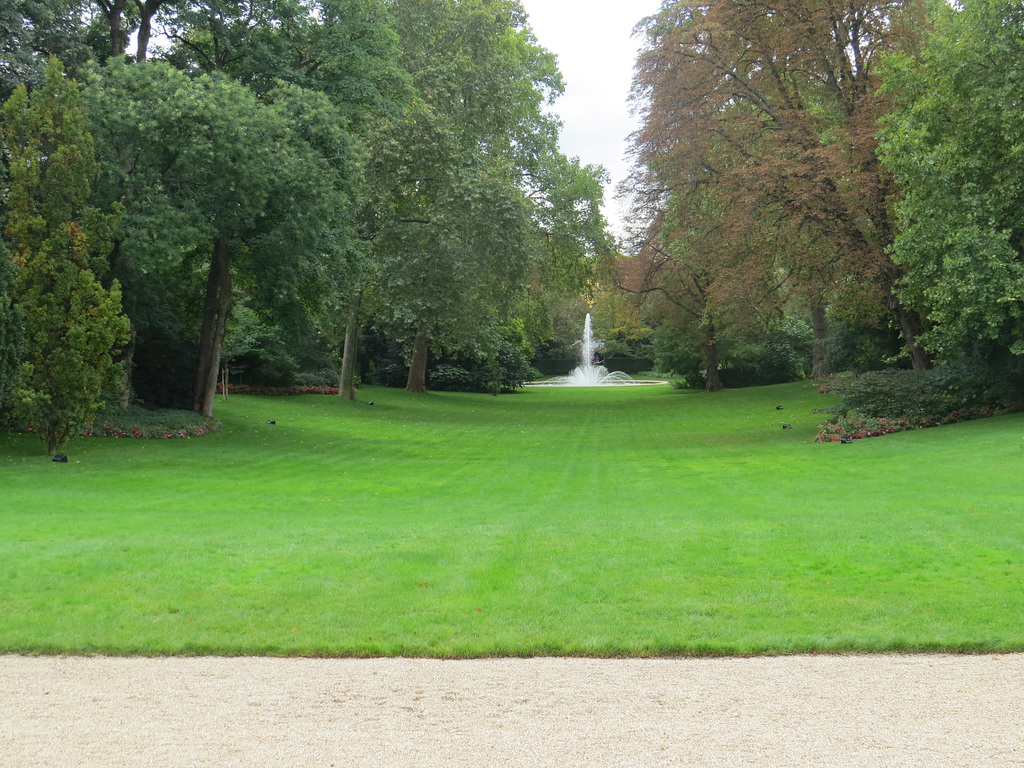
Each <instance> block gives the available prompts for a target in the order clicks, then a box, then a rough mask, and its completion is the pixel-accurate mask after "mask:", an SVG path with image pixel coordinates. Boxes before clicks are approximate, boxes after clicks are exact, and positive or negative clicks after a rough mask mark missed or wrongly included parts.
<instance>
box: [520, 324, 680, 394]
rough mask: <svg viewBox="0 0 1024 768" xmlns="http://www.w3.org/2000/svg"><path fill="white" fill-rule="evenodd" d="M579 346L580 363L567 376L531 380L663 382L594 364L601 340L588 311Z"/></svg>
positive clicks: (546, 383) (570, 384)
mask: <svg viewBox="0 0 1024 768" xmlns="http://www.w3.org/2000/svg"><path fill="white" fill-rule="evenodd" d="M576 344H577V346H579V348H580V364H579V365H578V366H577V367H575V368H573V369H572V371H570V373H569V375H568V376H555V377H553V378H551V379H548V380H547V381H537V382H532V384H533V385H534V386H541V387H612V386H623V385H638V384H664V383H665V382H664V381H651V380H649V379H634V378H633V377H631V376H630V375H629V374H626V373H623V372H622V371H613V372H611V373H609V372H608V369H607V368H605V367H604V366H603V365H600V364H596V363H595V362H594V361H595V359H596V358H597V351H598V350H599V349H600V348H601V342H600V340H598V339H595V338H594V332H593V329H592V328H591V321H590V313H589V312H588V313H587V319H586V321H585V322H584V324H583V338H582V339H581V340H580V341H578V342H576Z"/></svg>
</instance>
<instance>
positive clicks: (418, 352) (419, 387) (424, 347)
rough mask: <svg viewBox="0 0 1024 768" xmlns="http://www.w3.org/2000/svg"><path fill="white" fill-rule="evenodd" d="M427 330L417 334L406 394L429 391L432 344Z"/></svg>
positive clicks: (421, 329)
mask: <svg viewBox="0 0 1024 768" xmlns="http://www.w3.org/2000/svg"><path fill="white" fill-rule="evenodd" d="M429 341H430V340H429V339H428V338H427V331H426V329H425V328H420V330H419V331H418V332H417V333H416V340H415V341H414V342H413V344H412V361H411V362H410V363H409V378H408V380H407V381H406V384H405V391H406V392H417V393H423V392H426V391H427V351H428V350H429V347H430V344H429Z"/></svg>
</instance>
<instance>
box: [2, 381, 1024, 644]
mask: <svg viewBox="0 0 1024 768" xmlns="http://www.w3.org/2000/svg"><path fill="white" fill-rule="evenodd" d="M360 396H361V398H362V400H367V399H372V400H374V401H375V403H376V404H375V405H373V406H368V405H365V404H364V403H363V402H355V403H353V402H348V401H341V400H339V399H338V398H336V397H330V396H304V397H293V398H257V397H242V396H235V397H233V398H232V399H231V401H230V402H228V403H221V402H218V403H217V415H218V416H219V417H220V418H221V419H222V420H223V422H224V430H223V431H222V432H219V433H217V434H214V435H212V436H208V437H203V438H198V439H190V440H120V439H112V438H91V439H85V438H83V439H79V440H76V441H74V442H73V443H72V444H71V445H70V446H69V449H68V454H69V457H70V462H69V463H68V464H63V465H62V464H53V463H51V462H50V461H49V460H48V457H46V456H44V455H43V454H42V447H41V444H40V442H39V441H38V440H37V439H35V438H34V437H31V436H28V435H8V434H0V606H2V623H0V652H45V653H56V652H104V653H125V654H175V653H178V654H297V655H298V654H301V655H384V654H403V655H422V656H486V655H533V654H588V655H602V656H603V655H608V656H619V655H658V654H747V653H789V652H796V651H809V650H819V651H826V650H827V651H851V650H862V651H883V650H939V649H942V650H965V651H968V650H970V651H977V650H1001V651H1005V650H1022V649H1024V493H1022V490H1024V486H1022V478H1024V473H1022V469H1024V447H1022V438H1024V415H1018V416H1008V417H999V418H994V419H986V420H982V421H975V422H970V423H966V424H958V425H953V426H946V427H941V428H938V429H930V430H920V431H916V432H910V433H900V434H896V435H891V436H888V437H884V438H879V439H871V440H859V441H856V442H855V443H854V444H852V445H840V444H838V443H830V444H826V445H820V444H817V443H815V442H813V441H814V435H815V431H816V427H817V424H818V422H819V420H820V419H821V417H819V416H816V415H813V414H812V413H811V409H812V408H816V407H822V406H824V405H827V404H828V402H829V400H828V398H827V396H824V395H819V394H818V393H817V389H816V387H815V386H814V385H813V384H811V383H808V382H804V383H800V384H793V385H785V386H779V387H766V388H759V389H750V390H736V391H727V392H723V393H720V394H717V395H709V394H706V393H703V392H686V391H675V390H672V389H671V388H669V387H650V388H608V389H530V390H527V391H525V392H521V393H519V394H516V395H511V396H502V397H489V396H484V395H466V394H444V393H434V394H430V395H427V396H415V395H409V394H407V393H405V392H403V391H399V390H386V389H378V388H370V387H367V388H364V389H363V390H362V391H361V393H360ZM776 404H782V405H784V406H785V410H784V411H777V410H776V409H775V405H776ZM271 418H273V419H276V421H277V423H276V424H275V425H270V424H267V423H266V422H267V420H268V419H271ZM782 421H787V422H790V423H792V424H793V425H794V429H791V430H783V429H782V428H781V422H782Z"/></svg>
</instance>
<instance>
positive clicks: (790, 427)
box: [782, 424, 793, 429]
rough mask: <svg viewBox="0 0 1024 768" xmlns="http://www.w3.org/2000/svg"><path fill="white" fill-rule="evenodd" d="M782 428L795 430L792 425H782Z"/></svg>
mask: <svg viewBox="0 0 1024 768" xmlns="http://www.w3.org/2000/svg"><path fill="white" fill-rule="evenodd" d="M782 428H783V429H792V428H793V425H792V424H783V425H782Z"/></svg>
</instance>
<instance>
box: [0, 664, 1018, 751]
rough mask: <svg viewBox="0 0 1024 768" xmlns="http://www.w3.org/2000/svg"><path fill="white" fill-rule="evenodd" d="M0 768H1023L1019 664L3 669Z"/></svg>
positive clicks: (31, 666) (97, 666) (6, 666)
mask: <svg viewBox="0 0 1024 768" xmlns="http://www.w3.org/2000/svg"><path fill="white" fill-rule="evenodd" d="M0 765H3V766H5V768H21V767H23V766H24V767H26V768H27V767H28V766H33V767H34V766H47V768H51V767H54V766H74V767H75V768H78V767H79V766H103V767H104V768H112V767H114V766H146V768H155V767H157V766H174V767H175V768H178V767H182V768H185V767H187V766H218V767H224V766H275V767H277V766H339V767H340V766H616V767H618V766H667V765H684V766H743V765H757V766H873V767H874V766H929V767H931V768H934V767H935V766H1015V767H1017V766H1022V765H1024V654H1011V655H995V656H993V655H985V656H944V655H927V656H790V657H782V658H778V657H776V658H753V659H626V660H595V659H561V658H543V659H486V660H474V661H441V660H424V659H360V660H349V659H330V660H323V659H269V658H159V659H147V658H109V657H23V656H0Z"/></svg>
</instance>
